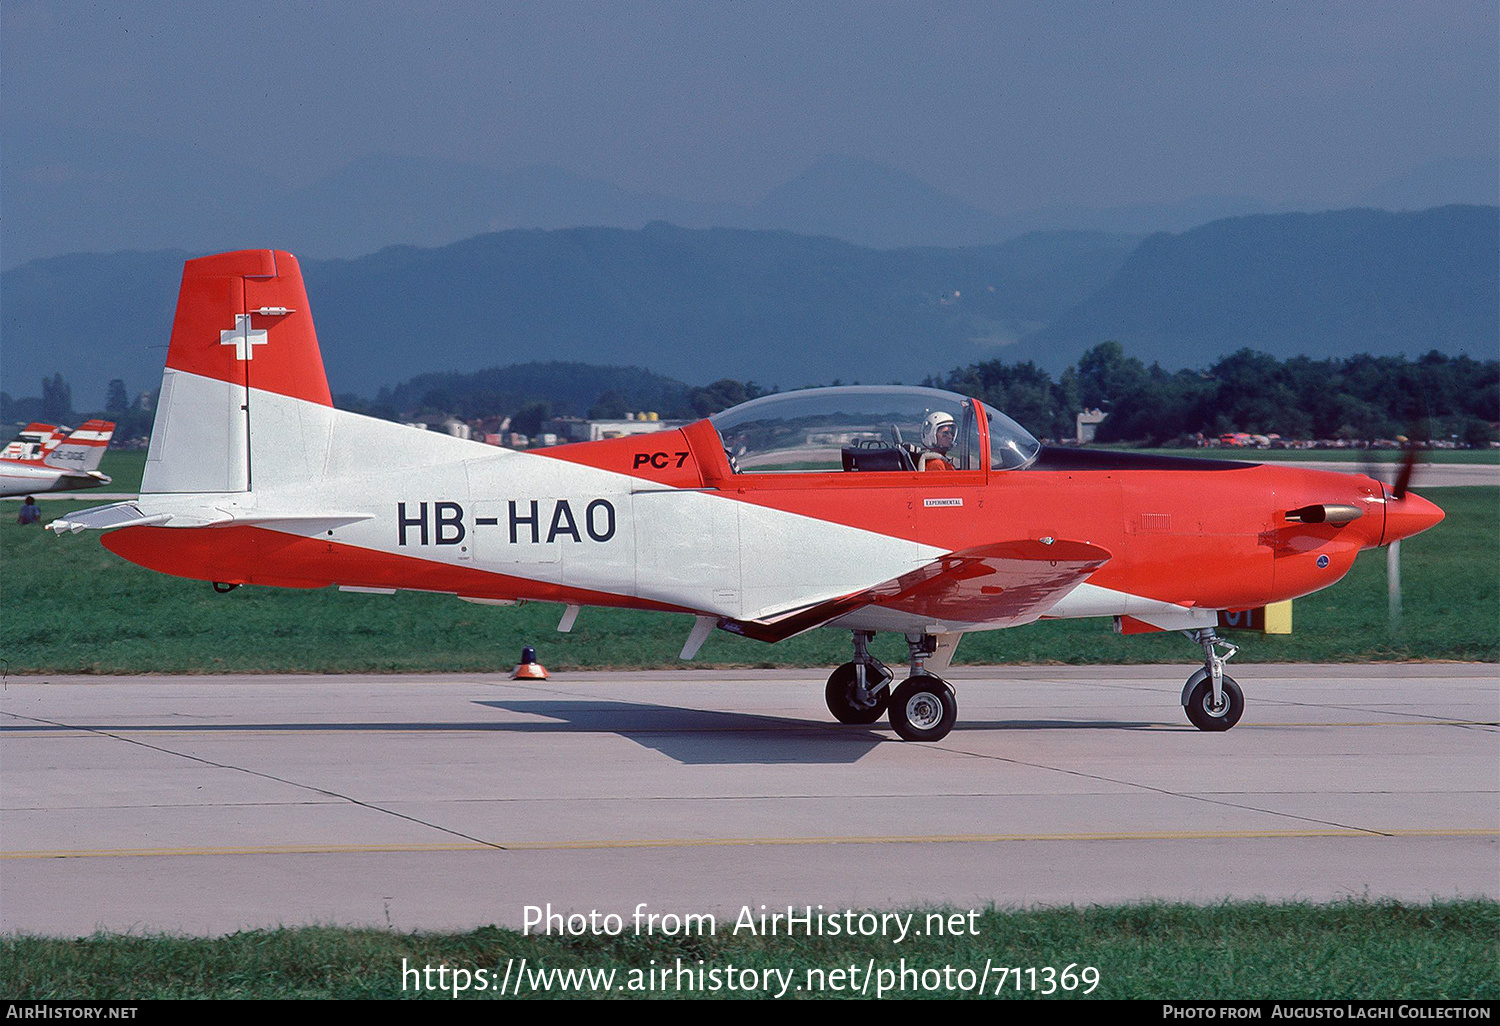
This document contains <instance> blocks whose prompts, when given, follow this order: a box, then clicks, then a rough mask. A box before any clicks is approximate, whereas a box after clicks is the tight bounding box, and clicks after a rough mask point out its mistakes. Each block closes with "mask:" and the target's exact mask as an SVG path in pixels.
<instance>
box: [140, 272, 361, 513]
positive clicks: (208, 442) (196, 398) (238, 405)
mask: <svg viewBox="0 0 1500 1026" xmlns="http://www.w3.org/2000/svg"><path fill="white" fill-rule="evenodd" d="M258 392H264V393H273V394H275V395H278V396H284V397H286V398H289V399H293V400H298V401H301V402H307V403H312V404H315V405H317V406H321V407H332V405H333V400H332V396H331V395H330V393H329V390H328V378H327V376H326V375H325V373H324V370H323V356H322V353H321V352H320V351H319V349H318V340H317V334H316V332H315V331H314V330H313V321H312V314H311V312H310V311H309V309H308V302H307V291H306V289H305V288H304V286H303V283H302V271H301V268H300V267H299V266H298V264H297V260H296V258H295V257H293V256H292V255H291V254H290V253H286V252H282V251H279V250H241V251H239V252H235V253H220V254H218V255H216V256H208V257H202V258H200V259H197V260H189V261H188V262H187V264H186V266H185V267H184V268H183V272H182V286H181V288H180V290H179V291H178V296H177V314H176V317H175V318H174V319H173V322H172V339H171V345H170V346H169V348H168V351H167V367H166V371H165V373H164V374H163V375H162V389H161V396H160V398H159V400H158V405H157V410H156V421H155V425H154V427H153V428H152V432H151V448H150V450H149V452H148V453H147V456H146V470H145V474H144V476H143V478H142V481H141V491H142V492H143V493H161V492H242V491H249V490H250V489H251V488H252V486H253V478H254V469H255V468H254V465H253V461H252V458H251V456H252V430H253V425H254V423H255V418H254V407H255V404H256V400H255V396H256V393H258Z"/></svg>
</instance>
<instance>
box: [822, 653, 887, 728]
mask: <svg viewBox="0 0 1500 1026" xmlns="http://www.w3.org/2000/svg"><path fill="white" fill-rule="evenodd" d="M874 636H875V635H874V634H873V633H872V632H870V631H855V632H854V661H853V662H849V663H845V664H844V665H843V666H840V667H839V668H838V669H837V670H834V671H833V675H832V676H830V677H829V678H828V687H827V688H826V689H824V691H823V698H824V700H825V701H827V702H828V711H829V712H831V713H833V718H834V719H836V720H838V721H839V722H840V723H858V724H870V723H874V722H875V721H876V720H878V719H880V717H881V716H882V715H884V713H885V709H886V705H887V703H889V702H890V700H891V689H890V683H891V681H892V680H893V679H894V678H895V676H896V675H895V674H894V673H892V672H891V670H890V668H889V667H888V666H886V665H885V663H882V662H881V661H880V660H879V659H876V658H875V657H874V656H872V655H871V654H870V639H871V638H873V637H874Z"/></svg>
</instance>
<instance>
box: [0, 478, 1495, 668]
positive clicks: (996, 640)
mask: <svg viewBox="0 0 1500 1026" xmlns="http://www.w3.org/2000/svg"><path fill="white" fill-rule="evenodd" d="M1427 494H1428V495H1429V496H1430V497H1431V498H1432V499H1433V500H1434V501H1436V502H1437V503H1438V504H1439V505H1441V506H1442V507H1443V508H1444V510H1446V511H1447V514H1448V516H1447V519H1446V520H1445V521H1444V522H1443V523H1442V524H1440V525H1439V526H1438V527H1437V528H1435V529H1433V530H1431V531H1429V532H1427V533H1425V534H1423V535H1420V536H1418V537H1417V538H1414V539H1410V540H1408V541H1407V542H1406V543H1405V545H1404V546H1403V553H1402V584H1403V599H1404V612H1405V615H1404V619H1403V627H1402V630H1401V631H1400V632H1399V633H1392V632H1391V630H1390V626H1389V621H1388V618H1387V609H1386V581H1385V573H1386V571H1385V558H1384V553H1383V552H1380V553H1376V552H1370V553H1365V554H1364V555H1362V556H1361V557H1360V559H1359V560H1358V561H1357V562H1356V564H1355V566H1354V569H1353V570H1352V571H1351V573H1350V574H1349V576H1348V577H1346V578H1345V579H1344V580H1343V581H1342V582H1340V583H1339V584H1336V585H1334V586H1333V587H1332V588H1329V589H1327V590H1325V591H1322V592H1319V593H1317V594H1315V595H1312V596H1310V597H1308V598H1306V599H1301V600H1299V601H1298V602H1297V603H1296V606H1295V617H1294V633H1293V634H1291V635H1290V636H1261V635H1254V634H1239V635H1236V641H1237V643H1242V644H1243V651H1242V653H1241V655H1240V659H1241V660H1242V661H1246V662H1250V661H1260V662H1266V661H1268V662H1289V661H1292V662H1298V661H1368V660H1393V659H1395V660H1399V659H1452V660H1486V661H1494V660H1497V659H1500V574H1497V569H1500V489H1495V488H1443V489H1432V490H1429V491H1428V493H1427ZM90 504H91V503H88V502H86V501H84V500H78V501H77V502H76V503H75V502H72V501H67V502H65V501H49V502H47V503H46V504H45V510H44V515H45V518H46V519H48V520H50V519H52V518H53V517H56V516H59V515H61V514H62V513H64V512H65V511H67V510H68V509H72V508H78V507H79V506H85V505H90ZM13 508H14V505H13V504H7V505H5V506H0V509H7V510H8V509H13ZM0 608H3V610H4V614H3V622H4V632H3V639H0V659H3V663H0V669H3V670H5V671H7V672H10V673H147V672H159V673H160V672H164V673H199V672H209V673H212V672H231V671H234V672H268V673H279V672H294V671H308V672H348V671H375V672H397V671H401V672H405V671H481V670H496V669H504V668H508V667H509V666H511V665H514V663H515V662H516V660H517V658H518V656H519V654H520V650H521V646H522V645H527V644H531V645H535V646H536V647H537V651H538V653H539V655H540V658H541V660H542V662H543V663H544V664H545V665H547V667H548V668H549V669H554V670H556V669H575V668H602V667H639V668H647V667H674V666H680V665H682V664H681V663H680V661H679V660H678V659H677V654H678V652H679V651H680V650H681V648H682V642H683V639H684V638H685V637H686V636H687V633H688V630H689V628H690V627H691V625H692V619H691V618H690V617H687V616H682V615H668V614H660V613H638V612H632V611H627V610H612V609H593V608H591V609H586V610H584V611H583V613H582V614H581V615H580V617H579V619H578V624H577V625H576V626H575V627H574V629H573V632H572V633H571V634H566V635H564V634H558V633H556V631H555V628H556V625H557V621H558V619H559V617H560V615H561V612H562V608H561V607H560V606H555V605H550V604H545V603H540V604H528V605H523V606H520V607H492V606H476V605H473V604H470V603H465V602H460V601H458V600H456V599H454V598H452V597H449V596H441V595H424V594H412V593H401V594H397V595H393V596H377V595H357V594H349V593H341V592H338V591H336V590H334V589H323V590H317V591H300V590H281V589H272V588H254V587H247V588H240V589H238V590H236V591H234V592H231V593H230V594H227V595H217V594H215V593H214V591H213V590H212V588H211V587H210V586H209V585H208V584H206V583H204V582H199V581H187V580H182V579H178V578H172V577H165V576H162V575H159V574H155V573H152V572H150V571H147V570H144V569H142V568H140V567H137V566H134V565H132V564H130V563H127V562H125V561H123V560H121V559H119V558H117V557H115V556H114V555H113V554H111V553H110V552H108V551H107V550H105V549H104V548H103V547H102V546H101V545H100V543H99V537H98V535H96V534H92V533H87V534H83V535H76V536H73V535H69V536H65V537H62V538H58V537H55V536H53V535H52V533H51V532H48V531H41V530H38V529H36V528H34V527H32V528H23V527H20V526H19V525H17V524H16V523H15V521H14V517H13V516H0ZM848 652H849V639H848V634H847V633H846V632H841V631H813V632H811V633H809V634H806V635H803V636H801V637H797V638H792V639H790V640H788V641H785V642H783V643H781V644H779V645H765V644H761V643H759V642H754V641H749V640H746V639H744V638H739V637H735V636H732V635H729V634H725V633H723V632H715V634H714V635H713V636H712V637H711V638H710V639H709V641H708V643H707V644H706V645H705V646H704V648H703V650H702V652H701V653H700V654H699V656H698V659H697V660H696V662H695V664H694V665H699V666H716V665H734V666H833V665H837V664H838V663H841V662H843V661H845V660H846V659H848ZM875 653H876V655H878V656H879V657H880V658H882V659H884V660H886V661H887V662H890V663H893V664H900V663H904V662H905V645H904V643H903V642H902V640H901V639H900V638H899V637H896V636H892V635H880V636H879V637H878V638H877V639H876V643H875ZM1199 657H1200V656H1199V652H1198V650H1197V648H1196V647H1195V646H1193V645H1191V644H1189V643H1188V642H1187V641H1186V640H1184V639H1183V638H1182V637H1181V636H1180V635H1177V634H1158V635H1136V636H1130V637H1121V636H1117V635H1115V634H1113V633H1112V632H1111V630H1110V627H1109V621H1108V620H1074V621H1051V622H1043V623H1037V624H1032V625H1029V626H1026V627H1021V628H1016V629H1014V630H1006V631H991V632H983V633H976V634H971V635H969V636H967V637H966V638H965V639H964V642H963V644H962V646H961V647H960V649H959V653H958V661H959V662H960V663H964V662H968V663H1084V664H1086V663H1160V662H1169V663H1182V664H1192V663H1195V662H1197V661H1198V659H1199Z"/></svg>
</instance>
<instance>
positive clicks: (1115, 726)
mask: <svg viewBox="0 0 1500 1026" xmlns="http://www.w3.org/2000/svg"><path fill="white" fill-rule="evenodd" d="M474 704H476V705H480V706H487V707H489V708H493V709H501V710H504V711H506V712H511V713H517V714H520V715H523V716H528V717H533V716H534V717H544V718H545V719H543V720H540V721H539V720H528V721H523V722H499V723H497V722H493V721H460V720H450V721H441V722H439V721H433V722H419V721H388V722H375V721H370V722H351V721H343V722H339V721H333V722H316V721H306V722H288V723H111V724H100V723H78V724H64V723H51V724H46V725H42V724H38V723H26V724H6V725H3V726H0V735H4V734H10V733H21V732H24V733H51V732H55V731H57V732H61V731H80V730H83V731H96V732H99V733H110V734H114V733H118V734H127V735H128V734H134V733H157V732H169V733H192V734H197V733H205V734H235V733H247V732H285V733H296V732H299V731H305V732H308V733H322V732H337V733H344V732H351V733H357V732H361V731H369V732H372V733H391V732H410V733H426V732H443V733H448V732H455V733H462V732H482V733H488V732H499V733H518V734H534V733H559V734H572V733H600V734H618V735H619V736H620V737H623V738H625V739H627V740H629V741H632V742H634V743H635V744H638V745H640V746H641V747H642V748H649V749H653V750H655V751H658V752H660V753H661V754H663V755H665V756H667V757H668V758H670V759H672V760H674V761H675V762H678V763H681V764H683V765H736V764H739V765H837V764H849V763H854V762H858V761H859V760H860V759H862V758H863V757H864V756H865V755H866V754H868V753H869V752H870V751H872V750H873V749H874V748H875V747H876V746H877V745H881V744H902V745H904V744H909V742H904V741H899V740H897V739H896V738H894V737H893V736H892V735H891V734H890V733H889V732H887V731H885V730H883V729H882V728H883V724H880V725H876V726H872V727H868V728H867V727H858V726H846V725H842V724H838V723H833V722H821V721H816V720H805V719H794V718H791V717H784V716H771V715H765V714H758V713H744V712H718V711H714V710H708V709H690V708H683V707H679V706H669V705H657V704H654V703H642V702H621V701H600V700H594V699H579V700H569V699H543V700H524V701H504V700H487V701H477V702H475V703H474ZM1172 729H1176V728H1175V727H1173V726H1169V725H1165V724H1162V723H1153V722H1147V721H1120V720H991V721H985V720H970V721H967V722H964V723H961V724H959V726H958V728H957V729H956V730H955V731H954V733H953V734H952V735H950V738H949V741H950V743H951V742H953V741H957V740H959V735H960V734H961V733H966V732H971V731H987V730H989V731H993V730H1011V731H1013V730H1172ZM1181 729H1182V730H1185V731H1189V732H1193V729H1192V728H1191V727H1190V726H1188V725H1187V724H1183V725H1182V728H1181ZM918 747H925V746H918Z"/></svg>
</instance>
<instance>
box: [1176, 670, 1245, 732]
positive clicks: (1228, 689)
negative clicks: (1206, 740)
mask: <svg viewBox="0 0 1500 1026" xmlns="http://www.w3.org/2000/svg"><path fill="white" fill-rule="evenodd" d="M1193 676H1194V677H1202V679H1201V680H1199V681H1198V683H1196V684H1194V683H1193V682H1192V680H1191V679H1189V680H1188V685H1189V687H1188V697H1187V702H1185V703H1184V705H1183V709H1184V711H1186V712H1187V718H1188V720H1189V721H1190V722H1191V723H1192V724H1193V726H1195V727H1197V728H1198V729H1199V730H1207V731H1221V730H1228V729H1229V728H1230V727H1232V726H1234V725H1235V724H1236V723H1238V722H1240V716H1241V715H1243V714H1244V712H1245V693H1244V692H1243V691H1241V690H1240V686H1239V685H1238V684H1237V683H1235V680H1234V678H1233V677H1231V676H1229V675H1228V674H1227V673H1226V674H1222V675H1220V677H1219V681H1220V683H1221V684H1222V687H1221V688H1220V691H1221V693H1220V695H1219V698H1218V700H1217V701H1215V700H1214V683H1213V681H1212V680H1211V679H1210V678H1209V675H1208V673H1207V672H1206V671H1204V670H1199V671H1198V672H1197V673H1194V674H1193Z"/></svg>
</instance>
